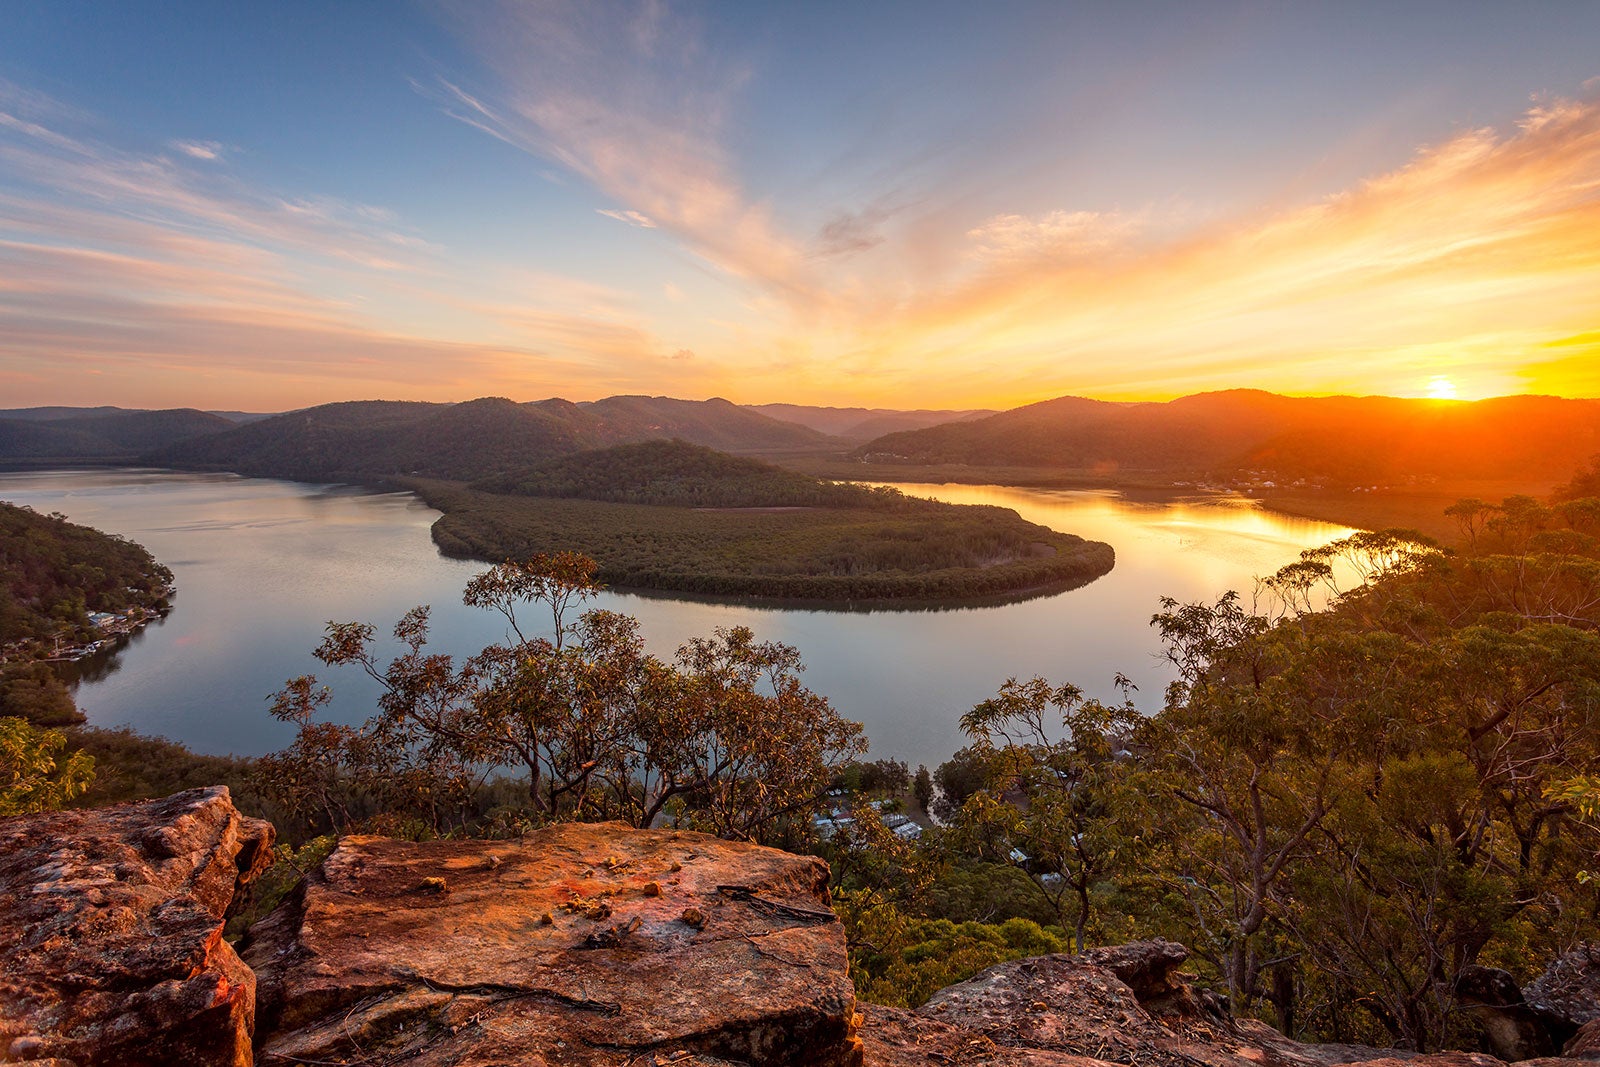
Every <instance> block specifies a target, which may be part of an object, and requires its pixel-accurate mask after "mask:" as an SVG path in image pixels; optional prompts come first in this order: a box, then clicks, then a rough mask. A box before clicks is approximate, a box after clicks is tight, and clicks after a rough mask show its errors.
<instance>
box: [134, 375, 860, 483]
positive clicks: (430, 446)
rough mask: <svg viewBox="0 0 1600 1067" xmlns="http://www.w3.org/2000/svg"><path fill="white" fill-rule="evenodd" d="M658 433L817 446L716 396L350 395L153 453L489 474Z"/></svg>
mask: <svg viewBox="0 0 1600 1067" xmlns="http://www.w3.org/2000/svg"><path fill="white" fill-rule="evenodd" d="M660 438H680V439H683V440H686V441H689V442H691V443H694V444H699V445H706V446H709V447H714V448H719V449H723V450H727V451H735V452H757V453H759V452H782V451H789V450H796V449H804V448H817V447H819V446H822V447H825V446H826V445H827V444H828V443H829V439H828V438H827V437H824V436H823V435H822V434H819V433H817V432H816V431H815V430H811V429H808V428H807V427H804V426H798V425H795V424H793V423H785V422H780V421H778V420H776V419H770V418H767V417H766V416H764V415H759V414H756V413H754V412H751V411H748V410H746V409H743V408H740V407H738V406H737V405H734V404H731V403H729V402H728V401H726V400H720V399H713V400H705V401H690V400H673V399H670V398H666V397H641V396H619V397H610V398H608V399H606V400H598V401H592V402H586V403H580V404H574V403H571V402H569V401H566V400H541V401H536V402H534V403H527V404H518V403H515V402H513V401H510V400H506V399H504V398H500V397H486V398H483V399H479V400H471V401H467V402H465V403H461V404H429V403H422V402H416V401H384V400H370V401H352V402H348V403H341V404H324V405H322V406H320V407H314V408H307V409H305V410H303V411H294V412H289V413H288V414H284V415H277V416H274V417H272V418H268V419H261V420H259V421H256V422H251V423H247V424H245V425H243V426H236V427H231V428H229V429H227V430H225V431H223V432H221V433H216V434H212V435H210V436H207V437H204V438H199V439H195V440H189V441H185V442H182V443H180V444H177V445H173V446H170V447H166V448H161V449H157V450H154V451H152V452H151V453H149V454H148V455H147V456H146V457H145V458H146V459H147V460H148V461H149V462H152V463H156V464H159V465H162V466H170V467H179V468H191V469H193V468H199V469H206V470H229V471H236V472H238V473H240V474H249V475H258V476H264V477H277V478H293V479H298V480H301V481H358V480H362V479H369V478H387V477H395V476H423V477H431V478H446V479H463V480H464V479H473V478H483V477H489V476H492V475H495V474H498V473H503V472H506V471H511V470H516V469H520V468H524V467H527V466H530V465H532V464H536V463H539V462H541V461H544V460H547V459H552V458H555V457H557V456H564V455H569V454H571V453H574V452H579V451H583V450H585V449H594V448H604V447H608V446H611V445H616V444H623V443H628V442H634V441H645V440H651V439H660Z"/></svg>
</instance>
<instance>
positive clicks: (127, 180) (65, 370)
mask: <svg viewBox="0 0 1600 1067" xmlns="http://www.w3.org/2000/svg"><path fill="white" fill-rule="evenodd" d="M0 88H6V95H4V97H3V99H5V100H8V101H13V102H14V101H15V100H24V101H25V102H27V103H28V104H29V107H30V112H29V114H30V115H39V116H44V115H55V116H57V118H58V119H59V120H60V121H61V122H63V123H65V124H66V127H65V128H62V127H55V126H49V125H44V124H42V123H41V122H39V121H34V120H33V119H32V118H23V117H21V116H19V115H16V114H12V113H11V112H3V111H0V179H3V181H0V187H3V189H4V191H0V391H5V392H7V394H8V395H10V396H12V397H21V396H22V395H23V394H22V392H21V391H22V390H24V389H31V390H37V391H38V392H37V394H36V395H37V397H38V399H40V400H41V402H42V401H45V400H50V399H52V398H55V399H59V389H60V383H61V382H63V381H68V380H70V381H75V382H78V383H80V384H84V383H89V382H93V384H94V387H95V388H96V389H97V390H99V391H100V392H98V393H97V394H96V395H97V397H98V398H99V399H102V400H104V399H115V398H118V397H121V398H123V399H122V400H120V401H119V402H123V403H130V404H134V403H148V404H152V405H155V406H167V405H169V404H172V403H178V402H188V403H206V404H212V405H216V406H227V405H230V404H237V403H240V402H242V401H239V399H238V398H239V397H241V396H245V395H248V396H250V397H251V398H252V399H251V403H252V404H255V405H256V406H263V407H272V406H281V407H290V406H300V405H303V404H306V403H314V402H318V401H322V400H330V399H346V398H349V397H351V396H352V395H355V396H376V395H387V396H402V397H418V398H423V397H432V398H437V397H439V396H476V395H482V394H484V393H493V392H501V393H509V394H511V395H519V396H528V397H535V396H546V395H551V394H554V393H571V392H573V391H574V390H573V386H574V383H582V386H583V388H582V391H581V392H579V396H580V398H581V397H584V396H589V395H592V389H593V388H594V387H595V385H596V384H598V385H599V386H601V387H604V386H606V385H614V386H615V387H617V388H619V389H621V388H628V389H631V390H634V391H638V390H640V389H646V388H652V387H653V386H652V385H651V384H649V383H650V382H651V381H652V378H653V376H654V375H655V374H657V373H658V372H659V370H660V368H661V367H663V366H665V365H666V364H667V363H668V362H669V361H671V360H672V359H673V356H674V353H675V352H676V351H677V346H674V345H671V344H668V343H666V342H664V341H662V340H660V339H658V338H657V337H656V336H655V335H654V334H653V333H652V332H651V330H650V329H649V327H648V326H646V325H645V324H643V323H642V322H641V321H640V320H639V318H638V316H637V315H636V314H634V313H633V312H632V311H630V310H629V307H628V301H629V298H628V296H627V294H625V293H622V292H619V291H617V290H615V289H612V288H608V287H604V286H600V285H596V284H593V283H588V282H584V281H581V280H577V279H571V278H565V277H561V276H554V275H548V274H540V273H537V272H527V271H519V272H506V271H498V272H496V271H489V270H486V269H485V268H483V267H482V265H477V266H476V268H474V269H467V270H464V269H462V265H461V264H459V263H456V262H453V261H452V260H451V259H450V258H449V255H448V253H446V252H445V251H444V250H443V249H442V248H440V247H439V246H438V245H436V244H434V243H433V242H430V241H428V240H425V239H424V238H423V237H421V236H420V235H419V234H418V233H416V232H414V231H413V230H412V229H410V228H409V227H408V226H407V225H406V224H405V222H404V220H402V219H400V218H399V217H397V216H396V215H395V214H394V213H393V212H392V211H390V210H388V209H386V208H383V207H381V206H377V205H369V204H360V203H351V202H348V201H343V200H339V199H335V198H331V197H327V196H322V195H316V194H311V195H304V194H300V195H285V194H283V193H278V192H274V191H270V190H266V189H262V188H259V187H256V186H254V185H251V184H250V183H248V182H246V181H245V180H244V179H242V178H240V177H238V176H237V175H234V174H231V173H227V172H224V171H219V170H218V169H217V168H216V167H215V166H214V164H215V162H216V159H215V158H214V157H215V156H217V155H220V154H221V153H222V152H223V150H222V149H221V148H220V147H217V148H214V147H213V146H211V145H209V144H196V143H190V142H169V143H168V144H166V145H165V146H163V148H164V149H165V151H157V150H152V151H149V152H146V153H142V154H141V153H139V152H136V151H131V150H128V149H126V148H112V147H110V146H109V145H106V144H104V143H102V142H100V141H97V140H95V139H94V138H93V137H90V136H86V135H84V134H82V133H80V132H77V131H76V130H74V129H71V128H70V127H71V126H72V125H73V124H74V123H75V122H77V121H81V120H79V119H78V118H77V117H75V116H74V115H73V113H72V112H70V110H68V109H63V108H52V107H51V106H50V102H49V100H48V98H45V97H42V96H37V94H35V95H33V96H28V94H25V93H23V92H21V91H20V90H17V89H16V88H15V87H3V86H0ZM85 125H89V124H88V123H85ZM181 145H188V147H189V148H193V149H197V150H195V151H190V150H186V149H184V148H182V147H180V146H181ZM208 153H209V155H208ZM457 279H461V280H460V281H459V283H458V282H457ZM494 292H499V293H501V294H502V295H503V297H504V299H502V300H500V301H498V302H495V301H493V300H490V299H488V298H487V296H486V294H490V293H494ZM379 309H384V310H385V311H386V312H387V313H386V314H385V313H381V312H380V311H379ZM52 389H54V390H56V392H55V393H52V394H50V395H48V396H47V395H45V394H46V393H47V392H49V391H50V390H52ZM81 398H82V396H81V395H80V399H81ZM19 402H20V400H19Z"/></svg>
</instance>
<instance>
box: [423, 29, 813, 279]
mask: <svg viewBox="0 0 1600 1067" xmlns="http://www.w3.org/2000/svg"><path fill="white" fill-rule="evenodd" d="M451 11H452V14H453V16H454V23H455V25H456V26H457V28H458V29H459V30H460V31H461V33H462V35H463V36H464V37H465V39H466V40H467V41H468V42H469V43H470V44H471V46H472V47H473V48H475V49H476V50H477V52H478V53H479V55H480V56H481V57H482V58H483V60H484V62H485V64H486V66H487V68H488V69H489V71H490V72H491V73H492V76H493V78H492V84H491V85H489V86H488V87H487V88H484V89H481V90H479V89H476V88H475V89H472V90H468V89H466V88H463V87H462V86H460V85H458V84H456V83H455V82H453V81H441V82H440V89H441V91H442V93H443V94H444V96H445V98H446V100H447V110H448V112H449V113H450V114H452V115H454V116H455V117H456V118H458V119H460V120H461V121H463V122H466V123H468V124H469V125H472V126H474V127H476V128H479V129H482V130H485V131H486V132H488V133H490V134H492V135H493V136H495V137H497V138H499V139H501V140H503V141H506V142H508V143H510V144H514V145H517V146H519V147H521V148H523V149H525V150H526V151H528V152H530V153H532V154H534V155H537V156H539V157H541V158H544V159H548V160H550V161H552V162H555V163H558V164H560V165H561V166H563V167H565V168H566V169H567V170H569V171H570V172H572V173H574V174H576V175H578V176H579V177H581V178H583V179H584V180H586V181H588V182H589V183H591V184H592V185H593V186H594V187H595V188H596V189H598V190H600V191H601V192H603V193H604V194H606V195H607V196H609V197H612V198H614V199H615V200H618V201H621V202H623V203H627V204H631V205H633V206H632V208H631V209H630V210H631V212H632V213H634V214H636V215H638V216H640V217H643V218H648V219H649V220H651V221H652V222H653V223H654V224H655V225H656V226H659V227H660V228H662V229H663V230H667V231H669V232H671V233H672V234H673V235H675V236H676V237H677V238H679V239H680V240H682V241H683V242H684V244H685V246H686V247H687V248H689V249H690V250H691V251H693V252H694V253H696V254H697V255H699V256H701V257H702V258H704V259H705V260H706V261H708V262H709V263H711V264H713V265H714V266H716V267H717V268H719V269H720V270H723V271H726V272H727V273H728V274H730V275H732V276H734V277H736V278H741V279H747V280H750V281H753V282H755V283H757V284H760V285H762V286H767V287H770V288H773V289H775V290H778V291H782V292H786V293H790V294H793V295H795V296H797V297H805V298H816V297H818V296H820V295H821V292H820V280H819V279H818V278H816V277H815V276H814V275H813V274H812V272H811V268H810V265H809V262H808V255H807V251H808V250H807V248H806V247H805V243H804V242H803V241H798V240H796V239H795V238H793V237H792V236H791V235H789V234H788V233H786V232H785V231H784V229H783V227H782V226H780V224H779V223H778V222H777V220H776V219H775V218H774V217H773V214H772V211H771V208H770V207H769V206H768V205H766V204H764V203H762V202H760V201H758V200H755V199H753V198H751V197H750V196H749V195H747V194H746V192H745V191H744V189H743V188H742V187H741V184H740V182H739V181H738V179H737V178H736V177H735V174H734V161H733V160H732V159H731V158H730V156H729V154H728V152H727V150H726V149H725V147H724V144H723V139H724V134H725V132H726V125H727V123H728V121H729V115H730V111H731V110H732V108H733V107H734V104H735V101H736V99H737V95H738V92H739V90H740V88H741V87H742V85H743V84H744V82H745V80H746V78H747V77H748V72H747V71H746V70H745V69H744V68H742V67H741V66H739V65H738V64H737V63H730V62H728V61H727V60H725V59H724V58H723V57H722V56H719V55H718V54H716V53H715V52H714V51H713V50H711V49H709V48H708V47H707V46H706V45H705V43H704V41H703V39H702V36H701V34H700V32H699V30H698V27H696V26H695V25H694V23H693V22H692V20H689V19H687V18H685V17H684V16H682V15H681V14H678V13H676V12H673V11H671V10H669V9H668V8H667V7H666V6H665V5H663V4H658V3H647V4H643V5H619V4H606V3H579V2H567V0H550V2H542V3H533V4H509V3H498V4H490V3H485V4H473V5H464V6H458V7H455V8H452V9H451ZM602 214H611V213H610V212H609V211H603V212H602ZM613 217H616V216H613ZM630 218H631V216H630Z"/></svg>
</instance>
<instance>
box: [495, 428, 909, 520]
mask: <svg viewBox="0 0 1600 1067" xmlns="http://www.w3.org/2000/svg"><path fill="white" fill-rule="evenodd" d="M472 488H474V489H481V490H484V491H485V492H490V493H512V494H517V495H520V496H543V497H568V498H573V499H580V500H607V501H610V502H612V503H615V504H651V505H655V506H659V507H679V508H774V507H802V508H813V507H822V508H826V507H831V508H863V509H868V510H875V511H916V510H922V511H935V510H938V505H934V504H931V502H929V501H923V500H913V499H911V498H909V497H906V496H904V495H902V494H900V493H896V492H894V491H893V490H888V489H872V488H868V487H867V486H863V485H855V484H853V483H848V482H830V481H823V480H820V479H817V478H811V477H808V476H806V475H804V474H800V473H797V472H795V471H790V470H785V469H784V468H782V467H777V466H774V465H772V464H770V463H763V462H761V461H760V460H755V459H748V458H745V457H742V456H733V455H729V454H728V453H726V452H718V451H716V450H715V449H710V448H706V447H704V446H701V445H694V444H690V443H689V442H687V441H678V440H673V441H646V442H641V443H639V444H631V445H618V446H617V447H615V448H606V449H598V450H595V451H590V452H579V453H577V454H575V455H571V456H563V457H561V458H560V459H555V460H551V461H549V462H547V463H542V464H539V465H538V466H534V467H529V468H526V469H523V470H518V471H511V472H509V473H506V474H501V475H497V476H495V477H492V478H484V479H480V480H479V481H476V482H473V483H472Z"/></svg>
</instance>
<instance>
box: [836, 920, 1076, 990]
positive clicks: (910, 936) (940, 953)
mask: <svg viewBox="0 0 1600 1067" xmlns="http://www.w3.org/2000/svg"><path fill="white" fill-rule="evenodd" d="M860 899H861V898H860V895H859V894H850V893H845V894H841V895H839V896H837V897H836V898H835V901H834V909H835V910H836V911H838V912H839V917H840V919H841V920H842V921H843V922H844V924H845V929H846V931H847V933H848V934H849V939H850V945H851V949H852V951H851V954H850V977H851V980H852V981H854V982H855V987H856V995H857V996H859V997H860V998H861V999H862V1000H865V1001H868V1002H869V1003H873V1004H887V1005H889V1006H891V1007H900V1008H914V1007H917V1006H918V1005H920V1004H922V1003H923V1002H924V1001H926V1000H927V999H928V998H929V997H930V996H932V995H933V994H934V993H936V992H938V991H939V990H940V989H943V988H944V987H945V986H947V985H951V984H953V983H955V982H963V981H966V980H967V979H968V978H971V977H972V976H973V975H975V974H977V973H978V972H979V971H982V970H985V969H986V968H989V967H993V966H994V965H995V964H997V963H1004V962H1006V961H1007V960H1015V959H1022V958H1025V957H1027V956H1042V955H1045V954H1047V953H1051V952H1067V951H1070V943H1069V941H1068V940H1067V939H1066V938H1065V937H1063V936H1062V935H1061V934H1060V933H1059V932H1057V931H1052V930H1050V929H1049V928H1046V927H1041V926H1040V925H1039V924H1038V923H1035V922H1032V921H1031V920H1028V919H1007V920H1005V921H1004V922H1002V923H997V924H992V923H979V922H962V923H954V922H951V921H950V920H949V919H919V918H915V917H913V916H911V915H908V914H907V913H906V912H905V911H903V910H901V909H899V908H896V907H894V906H893V905H889V904H875V905H868V906H866V907H863V906H861V902H860Z"/></svg>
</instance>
